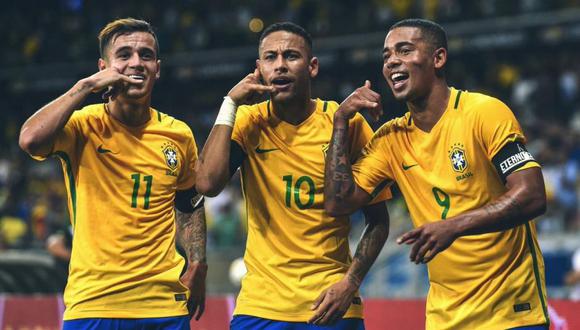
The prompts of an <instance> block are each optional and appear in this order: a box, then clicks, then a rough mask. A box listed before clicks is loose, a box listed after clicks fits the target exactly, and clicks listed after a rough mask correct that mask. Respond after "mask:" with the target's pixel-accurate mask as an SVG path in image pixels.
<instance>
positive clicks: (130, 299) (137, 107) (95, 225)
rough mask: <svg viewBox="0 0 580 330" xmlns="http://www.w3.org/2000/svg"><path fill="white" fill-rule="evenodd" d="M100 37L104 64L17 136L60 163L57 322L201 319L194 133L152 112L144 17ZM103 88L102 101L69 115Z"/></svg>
mask: <svg viewBox="0 0 580 330" xmlns="http://www.w3.org/2000/svg"><path fill="white" fill-rule="evenodd" d="M99 41H100V51H101V58H100V59H99V62H98V66H99V70H100V71H99V72H98V73H95V74H94V75H92V76H90V77H87V78H84V79H81V80H79V81H78V82H77V83H76V84H75V85H74V86H73V87H72V88H71V89H70V90H69V91H68V92H67V93H65V94H64V95H62V96H60V97H58V98H57V99H55V100H54V101H52V102H50V103H49V104H47V105H46V106H44V107H43V108H42V109H40V110H39V111H38V112H37V113H35V114H34V115H33V116H32V117H30V118H29V119H28V120H27V121H26V122H25V123H24V125H23V126H22V130H21V132H20V146H21V147H22V148H23V149H24V150H25V151H27V152H28V153H29V154H31V155H32V156H33V157H34V158H36V159H39V160H43V159H46V158H47V157H48V156H56V157H59V158H60V159H61V162H62V166H63V171H64V177H65V184H66V188H67V192H68V205H69V214H70V219H71V223H72V226H73V231H74V233H73V237H74V238H73V246H72V257H71V261H70V270H69V281H68V284H67V287H66V289H65V293H64V301H65V305H66V311H65V313H64V320H65V321H64V325H63V328H64V329H89V328H90V329H159V328H170V329H189V320H190V317H189V316H188V307H189V312H190V313H191V315H193V314H195V317H196V318H197V319H198V318H199V317H200V316H201V315H202V313H203V310H204V305H205V274H206V269H207V266H206V264H205V241H206V239H205V237H206V233H205V216H204V210H203V207H202V205H203V204H202V200H201V201H199V198H196V196H197V193H196V191H195V189H194V183H195V175H194V171H193V169H194V166H195V162H196V160H197V148H196V145H195V140H194V138H193V135H192V132H191V130H190V129H189V127H188V126H187V125H186V124H185V123H183V122H181V121H179V120H176V119H175V118H172V117H170V116H168V115H166V114H163V113H161V112H159V111H157V110H155V109H153V108H151V107H150V104H151V92H152V89H153V85H154V83H155V81H156V80H157V79H158V78H159V73H160V60H159V45H158V42H157V37H156V36H155V33H154V32H153V30H152V29H151V27H150V25H149V23H147V22H145V21H141V20H135V19H131V18H127V19H119V20H116V21H114V22H111V23H109V24H108V25H107V26H106V27H105V28H104V29H103V30H102V31H101V32H100V34H99ZM105 89H106V92H105V94H104V98H106V99H107V102H106V103H104V104H93V105H89V106H86V107H84V108H83V109H81V110H78V111H75V109H77V107H78V106H79V105H80V104H81V103H82V102H83V101H84V100H85V99H86V97H87V96H88V95H89V94H90V93H91V92H99V91H101V90H105ZM192 200H196V201H199V202H197V203H194V202H193V201H192ZM174 207H175V209H176V210H175V209H174ZM176 241H177V243H179V244H180V245H181V247H182V248H183V249H184V250H185V254H186V255H187V268H186V269H184V265H185V260H184V259H183V258H182V257H181V256H180V255H179V254H178V253H177V251H176V249H175V243H176ZM182 270H184V272H183V274H181V273H182ZM180 275H181V279H180ZM188 289H189V290H188Z"/></svg>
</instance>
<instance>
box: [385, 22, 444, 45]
mask: <svg viewBox="0 0 580 330" xmlns="http://www.w3.org/2000/svg"><path fill="white" fill-rule="evenodd" d="M400 27H414V28H418V29H419V30H421V36H422V37H424V38H425V39H426V40H427V41H428V42H429V43H430V44H431V45H432V46H433V48H434V49H438V48H445V50H447V34H446V33H445V30H443V28H442V27H441V25H439V24H437V23H435V22H433V21H430V20H426V19H421V18H409V19H404V20H402V21H399V22H397V23H395V24H393V26H391V28H390V29H389V31H391V30H394V29H396V28H400Z"/></svg>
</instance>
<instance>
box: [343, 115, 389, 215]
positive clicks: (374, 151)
mask: <svg viewBox="0 0 580 330" xmlns="http://www.w3.org/2000/svg"><path fill="white" fill-rule="evenodd" d="M363 120H364V119H363ZM365 123H366V122H365ZM366 125H367V126H368V124H366ZM369 129H370V127H369ZM387 131H388V126H387V125H386V124H385V125H383V126H382V127H381V128H380V129H379V130H378V131H377V132H376V133H375V134H374V135H373V136H372V137H371V138H370V141H369V142H368V143H367V144H366V145H365V147H364V148H363V149H362V151H361V152H360V155H359V157H358V159H357V160H356V162H355V163H354V164H353V165H352V174H353V177H354V181H355V183H356V184H357V185H358V186H359V187H361V188H362V189H363V190H364V191H366V192H367V193H369V194H370V195H371V196H372V197H373V201H372V202H371V203H376V202H378V201H380V199H377V198H378V197H379V196H382V197H383V198H384V199H387V198H390V197H391V191H390V189H385V187H386V186H388V185H389V184H390V183H392V181H393V174H392V171H391V168H390V165H389V162H388V157H389V155H390V151H389V148H388V145H387V141H386V140H387V138H386V136H385V135H386V133H387ZM371 132H372V130H371Z"/></svg>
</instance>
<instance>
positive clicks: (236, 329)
mask: <svg viewBox="0 0 580 330" xmlns="http://www.w3.org/2000/svg"><path fill="white" fill-rule="evenodd" d="M323 329H326V330H364V329H365V324H364V321H363V320H362V319H342V320H340V321H338V322H336V323H335V324H333V325H327V326H320V325H314V324H308V323H306V322H284V321H274V320H269V319H263V318H260V317H254V316H248V315H235V316H234V318H233V319H232V322H231V323H230V330H323Z"/></svg>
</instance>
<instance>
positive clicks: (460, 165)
mask: <svg viewBox="0 0 580 330" xmlns="http://www.w3.org/2000/svg"><path fill="white" fill-rule="evenodd" d="M449 160H450V161H451V167H452V168H453V171H455V172H457V173H463V172H465V170H466V169H467V167H469V163H468V162H467V155H466V154H465V147H464V146H463V144H461V143H455V144H453V146H451V149H450V150H449Z"/></svg>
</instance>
